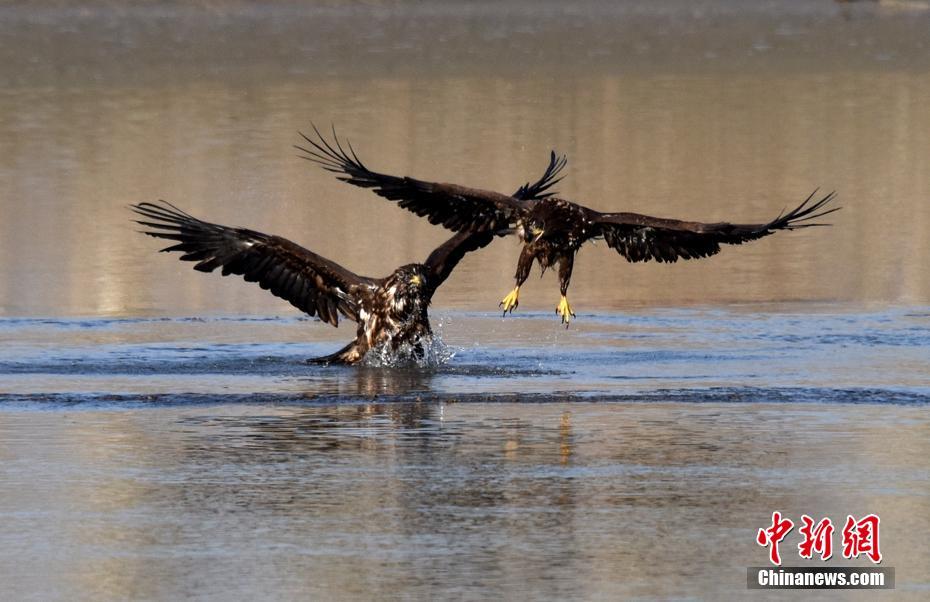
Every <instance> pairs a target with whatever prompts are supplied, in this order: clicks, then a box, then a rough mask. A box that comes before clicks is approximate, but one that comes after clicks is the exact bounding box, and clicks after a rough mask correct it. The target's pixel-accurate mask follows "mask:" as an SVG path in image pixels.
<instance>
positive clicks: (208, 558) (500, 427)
mask: <svg viewBox="0 0 930 602" xmlns="http://www.w3.org/2000/svg"><path fill="white" fill-rule="evenodd" d="M927 4H928V3H926V2H922V1H910V2H898V1H887V0H886V1H882V2H877V3H871V2H868V3H865V2H863V3H855V4H850V5H846V4H840V3H833V2H827V1H824V2H817V1H806V0H805V1H800V0H774V1H770V2H764V3H762V2H759V3H745V2H740V1H737V0H732V1H731V0H701V1H692V0H689V1H687V2H685V1H677V0H663V1H661V2H654V1H651V2H625V3H600V2H581V3H571V4H566V3H561V2H559V3H546V2H543V3H539V2H532V3H524V2H512V3H508V4H507V5H506V6H505V7H503V8H502V7H500V6H499V5H496V4H495V5H493V6H492V5H491V4H488V3H483V2H467V3H444V2H437V1H432V2H411V3H406V2H400V3H393V4H390V5H388V4H380V3H379V4H345V3H313V4H309V3H297V2H288V3H263V4H253V3H250V2H228V3H217V2H208V3H187V2H184V3H180V2H171V1H164V2H147V3H141V4H133V5H125V4H123V3H113V2H108V1H105V0H96V1H88V2H82V3H74V2H57V1H53V0H41V1H39V2H18V1H14V2H6V3H3V4H2V5H0V84H2V85H0V524H2V525H3V528H2V529H0V584H2V586H3V590H2V591H3V596H2V597H4V598H10V599H34V600H43V601H45V600H56V599H58V600H72V599H75V598H78V599H94V600H123V599H183V598H197V599H217V600H221V599H222V600H225V599H230V598H235V599H240V598H242V599H253V598H254V599H293V598H309V599H371V598H372V597H381V598H388V599H394V598H401V599H410V598H419V599H435V598H461V599H558V600H597V599H605V600H606V599H625V598H630V597H643V598H662V599H665V598H707V599H744V598H745V593H746V590H745V578H746V573H745V570H746V567H747V566H752V565H761V564H763V563H764V562H765V558H766V556H765V550H763V549H762V548H760V547H759V546H757V545H756V544H755V543H754V540H755V533H756V530H757V529H758V528H760V527H763V526H765V525H766V522H767V521H768V520H770V516H771V512H772V511H773V510H780V511H782V512H783V513H785V514H786V515H788V516H790V517H792V518H794V519H795V520H797V519H798V518H799V517H800V515H801V514H802V513H806V514H809V515H811V516H816V517H823V516H829V517H831V518H832V519H833V520H834V522H835V523H836V522H841V521H842V520H843V519H844V517H845V514H853V515H856V516H858V515H864V514H867V513H870V512H874V513H877V514H879V515H880V516H881V519H882V523H881V524H882V546H883V552H884V556H885V561H884V563H883V566H893V567H895V568H896V570H897V575H896V578H897V579H896V580H897V589H898V592H897V596H896V597H909V598H913V599H921V598H923V597H926V594H927V591H928V589H930V565H928V560H927V559H928V558H930V547H928V544H927V543H926V540H925V538H924V537H923V534H924V533H926V532H927V531H928V529H930V485H928V483H930V474H928V472H930V471H928V468H927V461H926V458H927V457H928V451H930V450H928V443H927V442H928V441H930V437H928V435H930V418H928V414H927V407H928V402H930V369H928V367H930V354H928V351H927V350H928V349H930V263H928V262H927V261H925V260H924V258H926V257H930V236H928V234H927V233H928V232H930V204H928V203H927V202H926V201H927V199H928V198H930V163H928V162H927V160H926V157H928V156H930V137H928V134H927V133H928V132H930V112H928V111H927V110H926V99H927V98H928V97H930V53H928V52H927V48H928V47H930V39H928V36H927V32H928V31H930V11H928V8H930V7H928V6H927ZM311 120H315V121H316V122H317V123H319V124H320V125H323V126H327V125H328V124H329V123H330V122H332V123H334V124H335V125H336V126H337V127H338V128H339V130H340V132H342V133H343V134H345V135H346V136H348V137H349V138H351V139H352V141H353V145H354V146H355V148H356V149H357V150H358V151H359V153H360V154H361V156H362V157H363V159H365V161H366V163H367V164H369V165H370V166H371V167H372V168H374V169H379V170H383V171H386V172H390V173H398V174H409V175H414V176H416V177H420V178H424V179H435V180H447V181H455V182H460V183H463V184H470V185H474V186H481V187H487V188H492V189H495V190H502V191H510V190H512V189H515V188H516V187H517V186H518V185H519V184H521V183H523V182H525V181H527V180H528V179H532V178H535V177H536V176H537V175H538V174H539V172H540V171H541V170H542V168H543V167H544V163H545V159H546V157H547V154H548V151H549V149H550V148H555V149H557V150H559V151H561V152H565V153H567V154H568V156H569V168H568V177H567V178H566V179H565V180H564V182H562V183H561V184H560V186H559V188H560V190H561V191H562V192H563V193H564V194H565V195H566V196H568V197H569V198H572V199H575V200H578V201H581V202H584V203H586V204H589V205H591V206H593V207H595V208H598V209H602V210H631V211H641V212H646V213H653V214H658V215H662V216H674V217H681V218H687V219H699V220H702V219H703V220H710V221H716V220H721V219H732V220H735V221H755V220H758V221H762V220H768V219H770V218H771V217H773V216H774V215H775V214H777V213H778V212H779V211H781V209H782V208H783V207H784V206H786V205H790V204H792V203H797V202H799V201H800V200H802V199H803V198H804V197H806V196H807V194H808V193H809V192H810V191H811V190H812V189H814V188H815V187H817V186H820V187H822V188H823V189H825V190H833V189H836V190H837V191H838V193H839V201H840V203H841V204H843V205H844V209H843V211H841V212H839V213H837V214H835V215H833V216H831V218H835V219H832V220H831V221H832V222H833V224H834V226H833V227H832V228H829V229H820V230H817V231H810V230H808V231H804V232H795V233H784V234H778V235H776V236H772V237H770V238H767V239H765V240H761V241H757V242H755V243H752V244H749V245H745V246H743V247H739V248H730V249H725V250H724V252H722V253H721V254H720V255H719V256H717V257H714V258H711V259H709V260H706V261H698V262H682V263H679V264H676V265H671V266H668V265H661V266H660V265H652V264H646V265H630V264H627V263H625V262H624V261H622V260H621V259H620V258H618V257H617V256H616V254H615V253H613V252H612V251H610V250H609V249H607V248H606V247H605V246H604V245H603V244H599V245H596V246H591V247H587V248H585V249H584V250H583V252H582V253H581V255H580V256H579V260H578V262H577V263H576V269H575V276H574V279H573V286H572V289H571V294H570V297H571V299H572V302H573V305H574V306H575V309H576V311H577V312H578V319H577V321H576V322H575V323H573V325H572V327H571V328H570V329H568V330H565V329H564V328H562V327H560V326H559V325H558V320H557V319H556V318H555V317H554V315H553V314H552V309H553V308H554V307H555V304H556V301H557V299H558V294H557V286H556V283H555V279H554V276H553V275H552V274H547V275H546V277H545V278H544V279H542V280H539V279H535V278H534V279H531V280H530V281H529V282H528V283H527V286H526V287H525V288H524V290H523V294H522V295H521V305H520V309H519V311H518V312H517V313H516V314H514V315H513V316H511V317H508V318H506V319H503V320H502V319H501V318H500V316H499V314H497V313H496V312H495V308H496V306H497V301H498V300H499V299H500V298H501V296H503V295H504V293H506V292H507V291H508V290H509V288H510V287H511V283H512V281H511V275H512V272H513V269H514V267H515V261H516V255H517V246H516V244H515V243H514V242H513V241H501V242H497V243H495V244H494V245H492V246H491V247H489V248H488V249H485V250H482V251H481V252H478V253H475V254H473V255H471V256H469V257H467V258H466V260H465V261H463V262H462V264H461V266H460V267H459V269H458V270H457V271H456V273H455V274H454V275H453V276H452V278H450V279H449V281H448V282H447V283H446V284H445V285H444V287H443V288H442V289H441V290H440V291H439V293H438V294H437V296H436V298H435V299H434V304H433V308H432V309H431V313H432V316H433V323H434V327H436V328H437V330H438V331H439V332H440V333H441V340H442V344H443V345H444V349H445V351H446V352H448V353H451V354H453V357H452V358H451V359H450V360H449V361H448V362H445V363H443V364H441V365H434V366H432V367H430V368H427V369H422V368H403V369H389V370H388V369H381V368H364V367H363V368H353V369H349V368H338V367H331V368H324V367H317V366H309V365H307V364H306V363H305V361H304V360H306V359H307V358H309V357H313V356H318V355H323V354H327V353H330V352H332V351H334V350H335V349H338V348H339V347H340V346H342V345H343V344H344V343H345V342H346V340H347V339H348V338H349V337H350V336H351V333H352V332H353V328H352V326H351V325H349V324H343V326H342V327H340V328H339V329H333V328H330V327H328V326H324V325H321V324H319V323H318V322H315V321H312V320H306V319H303V318H301V317H299V316H298V315H297V314H296V313H294V311H293V310H292V308H291V307H290V306H288V305H287V304H286V303H284V302H281V301H279V300H277V299H274V298H272V297H271V296H269V295H268V294H267V293H266V292H264V291H261V290H258V289H257V288H255V289H253V288H250V287H249V286H247V285H245V284H243V283H242V282H239V281H236V280H233V279H221V278H219V277H217V276H215V275H212V276H205V275H203V274H199V273H195V272H193V271H192V270H191V269H190V267H189V265H187V264H181V263H180V262H178V261H177V260H176V259H175V258H172V257H168V256H165V255H158V254H157V253H156V252H155V251H156V250H157V249H158V248H159V245H158V244H157V243H156V242H155V241H153V240H150V239H145V238H143V237H141V236H139V235H138V234H136V233H135V232H134V228H133V227H132V225H131V224H130V223H129V222H128V219H129V213H128V211H126V208H125V205H126V204H127V203H130V202H137V201H142V200H154V199H158V198H165V199H168V200H171V201H173V202H175V203H177V204H179V205H180V206H182V207H183V208H185V209H188V210H190V211H191V212H193V213H195V214H196V215H198V216H201V217H203V218H205V219H209V220H213V221H218V222H222V223H228V224H231V225H242V226H248V227H251V228H255V229H259V230H263V231H266V232H269V233H276V234H281V235H285V236H288V237H290V238H292V239H293V240H295V241H296V242H299V243H301V244H303V245H305V246H308V247H309V248H311V249H313V250H314V251H317V252H319V253H321V254H323V255H325V256H327V257H330V258H332V259H334V260H337V261H338V262H340V263H343V264H345V265H346V267H348V268H350V269H352V270H354V271H357V272H358V273H361V274H366V275H373V276H380V275H384V274H386V273H387V272H389V271H390V270H392V269H393V268H395V267H396V266H398V265H400V264H402V263H407V262H410V261H413V260H421V259H422V258H425V257H426V256H427V254H428V253H429V251H430V250H431V249H432V248H433V247H434V246H435V245H436V244H438V243H439V242H441V241H442V240H444V239H445V238H446V234H445V233H443V232H441V231H439V230H438V229H437V228H435V227H432V226H429V225H428V224H426V223H425V222H424V221H422V220H420V219H417V218H415V217H413V216H411V215H408V214H406V213H405V212H403V211H401V210H399V209H398V208H396V207H392V206H391V205H390V203H388V202H385V201H383V200H380V199H378V198H376V197H374V196H373V195H371V194H370V193H369V192H368V191H365V190H359V189H354V188H351V187H347V186H345V185H343V184H340V183H338V182H336V181H335V180H334V179H333V178H332V177H330V175H329V174H326V173H324V172H322V171H321V170H319V169H315V168H313V167H312V166H310V165H308V164H307V163H306V162H302V161H300V160H299V159H297V158H296V157H294V154H295V153H294V151H293V149H291V147H290V145H291V144H293V143H295V142H296V141H297V140H298V137H297V135H296V133H295V131H296V130H297V129H306V128H307V127H308V125H309V123H310V121H311ZM837 537H838V536H837ZM789 539H790V537H789ZM836 543H838V541H837V542H835V544H836ZM794 545H796V541H794V540H791V547H785V548H783V554H784V555H786V557H788V558H789V562H788V563H787V564H803V563H802V562H801V560H800V558H797V555H796V553H794V551H793V549H792V547H793V546H794ZM831 562H832V563H833V564H850V562H849V561H843V560H841V559H840V560H837V558H834V559H833V560H832V561H831ZM812 564H816V562H814V563H812ZM831 599H832V597H831Z"/></svg>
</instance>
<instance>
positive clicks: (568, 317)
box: [555, 252, 575, 328]
mask: <svg viewBox="0 0 930 602" xmlns="http://www.w3.org/2000/svg"><path fill="white" fill-rule="evenodd" d="M574 265H575V253H574V252H573V253H571V254H569V255H563V256H562V257H561V258H560V259H559V291H560V292H561V293H562V298H561V300H559V305H558V307H556V308H555V313H557V314H559V315H560V316H561V317H562V324H565V328H568V325H569V324H570V323H571V321H572V318H574V317H575V312H573V311H572V306H571V305H569V303H568V297H566V296H565V295H566V294H567V293H568V284H569V282H571V279H572V268H573V267H574Z"/></svg>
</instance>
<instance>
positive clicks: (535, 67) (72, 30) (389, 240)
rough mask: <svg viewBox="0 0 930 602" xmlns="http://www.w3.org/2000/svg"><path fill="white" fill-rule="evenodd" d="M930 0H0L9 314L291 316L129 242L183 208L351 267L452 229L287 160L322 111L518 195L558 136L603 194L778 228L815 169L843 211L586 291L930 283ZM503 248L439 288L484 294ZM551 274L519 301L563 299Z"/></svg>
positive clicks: (444, 297)
mask: <svg viewBox="0 0 930 602" xmlns="http://www.w3.org/2000/svg"><path fill="white" fill-rule="evenodd" d="M928 32H930V11H928V3H927V2H857V3H838V2H832V1H830V0H822V1H821V0H769V1H759V2H743V1H739V0H704V1H690V0H689V1H685V0H680V1H676V0H661V1H652V0H649V1H646V0H643V1H629V2H622V3H609V2H575V3H571V4H570V5H566V4H565V3H562V2H508V3H504V4H500V3H497V2H478V1H472V2H441V1H435V0H434V1H426V2H312V3H311V2H296V1H295V2H284V1H282V2H240V1H228V2H225V1H215V2H214V1H202V2H172V1H164V0H162V1H151V2H130V3H123V2H94V1H90V2H66V1H61V2H53V1H38V2H19V1H12V2H9V1H8V2H2V3H0V315H6V316H20V315H23V316H30V315H51V316H58V315H61V316H71V315H102V316H110V315H112V316H122V315H151V314H155V315H160V314H166V315H192V314H200V313H227V312H228V313H237V314H238V313H247V314H274V315H287V314H291V313H293V312H294V311H295V310H293V309H292V308H291V307H290V306H289V305H288V304H287V303H285V302H283V301H280V300H278V299H275V298H273V297H272V296H270V295H268V294H267V293H266V292H264V291H261V290H260V289H258V288H257V287H249V286H244V285H242V284H241V283H240V282H238V281H233V280H232V279H227V280H222V279H220V278H219V277H217V276H215V275H214V276H204V275H201V274H197V273H194V272H193V271H192V270H191V269H190V265H189V264H182V263H180V262H178V261H177V259H176V258H175V257H173V256H172V257H169V256H165V255H162V256H159V255H157V254H156V253H155V251H156V250H157V249H158V248H160V246H159V243H158V242H157V241H155V240H153V239H148V238H144V237H142V236H140V235H138V234H136V233H135V228H134V227H133V225H132V224H131V223H130V222H129V218H130V213H129V212H128V211H127V209H126V205H127V204H128V203H132V202H138V201H143V200H148V201H151V200H155V199H167V200H170V201H172V202H174V203H176V204H178V205H179V206H180V207H182V208H184V209H186V210H188V211H190V212H192V213H194V214H195V215H197V216H199V217H202V218H204V219H207V220H210V221H215V222H219V223H223V224H228V225H240V226H247V227H250V228H253V229H257V230H261V231H264V232H268V233H275V234H280V235H283V236H286V237H289V238H291V239H292V240H294V241H295V242H298V243H300V244H302V245H304V246H306V247H308V248H310V249H312V250H314V251H316V252H318V253H320V254H323V255H324V256H326V257H329V258H331V259H333V260H335V261H338V262H339V263H341V264H343V265H345V266H346V267H348V268H349V269H352V270H353V271H356V272H358V273H360V274H365V275H371V276H382V275H386V274H387V273H388V272H390V271H391V270H392V269H394V268H395V267H396V266H398V265H400V264H402V263H407V262H410V261H421V260H423V259H425V257H426V256H427V255H428V253H429V252H430V251H431V250H432V248H433V247H434V246H435V245H437V244H439V243H440V242H442V241H443V240H445V238H446V237H447V236H448V233H447V232H446V231H444V230H442V229H440V228H438V227H434V226H430V225H429V224H428V223H427V222H426V221H425V220H422V219H420V218H417V217H415V216H413V215H411V214H408V213H407V212H405V211H403V210H401V209H399V208H397V207H395V206H393V204H392V203H389V202H387V201H385V200H382V199H380V198H379V197H376V196H375V195H373V194H371V193H370V192H368V191H365V190H361V189H356V188H354V187H350V186H347V185H345V184H341V183H339V182H337V181H336V180H335V179H334V178H333V177H332V176H331V175H330V174H327V173H326V172H323V171H322V170H320V169H319V168H317V167H315V166H314V165H312V164H310V163H308V162H305V161H302V160H300V159H299V158H297V157H296V151H295V150H294V149H293V148H292V145H293V144H295V143H296V142H298V141H299V138H298V135H297V131H298V130H307V129H308V128H309V127H310V123H311V121H313V122H315V123H316V124H318V125H320V126H322V127H324V128H328V127H329V126H330V125H331V124H335V126H336V128H337V130H338V131H339V133H340V135H342V136H344V137H346V138H348V139H350V140H351V141H352V143H353V145H354V147H355V149H356V150H357V151H358V153H359V155H360V156H361V158H362V159H363V160H364V161H365V162H366V164H367V165H368V166H369V167H370V168H372V169H375V170H379V171H383V172H386V173H392V174H399V175H411V176H415V177H418V178H421V179H428V180H437V181H449V182H456V183H461V184H466V185H471V186H476V187H483V188H489V189H492V190H498V191H502V192H512V191H513V190H514V189H516V187H517V186H518V185H519V184H521V183H523V182H525V181H527V180H530V179H535V178H536V177H538V175H539V174H540V173H541V172H542V170H543V168H544V167H545V164H546V161H547V158H548V153H549V150H550V149H556V150H557V151H559V152H562V153H567V155H568V157H569V164H568V169H567V177H566V178H565V180H564V181H563V182H562V183H561V184H560V186H559V190H560V192H561V193H562V194H563V195H564V196H566V197H567V198H570V199H572V200H575V201H578V202H581V203H584V204H586V205H588V206H591V207H593V208H596V209H600V210H612V211H616V210H626V211H637V212H645V213H650V214H653V215H658V216H667V217H678V218H684V219H694V220H702V221H721V220H731V221H741V222H746V221H767V220H768V219H771V218H772V217H774V216H775V215H776V214H778V213H779V211H781V210H782V208H784V207H786V206H790V205H793V204H797V203H799V202H800V201H801V200H803V199H804V198H805V197H806V196H807V195H808V194H809V193H810V192H811V191H812V190H814V189H815V188H817V187H820V188H821V191H830V190H836V191H838V193H839V204H842V205H843V206H844V209H843V211H841V212H840V213H838V214H836V215H835V216H831V218H832V222H833V223H834V227H832V228H829V229H819V230H816V231H815V230H808V231H802V232H795V233H779V234H778V235H775V236H773V237H770V238H767V239H765V240H762V241H758V242H755V243H752V244H749V245H746V246H744V247H742V248H736V247H730V248H727V249H725V250H724V252H723V253H721V254H720V255H718V256H717V257H714V258H712V259H710V260H702V261H692V262H681V263H678V264H675V265H655V264H645V265H644V264H637V265H632V264H628V263H627V262H626V261H625V260H623V259H622V258H621V257H620V256H618V255H617V254H616V253H614V252H613V251H611V250H610V249H608V248H607V247H606V245H604V244H598V245H594V246H589V247H586V248H585V249H583V250H582V252H581V254H580V256H579V261H578V262H576V269H575V276H574V279H573V287H572V297H571V299H572V302H573V304H574V305H575V306H576V309H581V310H594V309H624V308H630V307H635V306H642V305H648V306H687V305H695V304H697V305H704V304H706V305H718V304H734V303H769V302H773V303H777V304H784V303H793V302H826V303H830V304H834V305H837V304H845V305H849V306H853V307H857V308H858V307H861V306H872V305H878V306H885V305H919V304H926V303H927V302H928V301H930V264H928V261H927V258H928V257H930V234H928V232H930V206H928V198H930V160H928V157H930V137H928V133H930V110H928V106H930V104H928V99H930V71H928V67H930V34H928ZM518 251H519V247H518V244H517V243H516V239H513V238H512V239H507V240H503V241H500V242H498V243H496V244H495V245H493V246H491V247H490V248H488V249H485V250H483V251H481V252H479V253H476V254H473V255H472V256H469V257H468V258H466V260H465V261H464V262H463V264H462V266H461V269H460V270H459V271H458V272H456V274H454V276H453V277H452V278H451V279H450V281H449V282H448V284H447V285H446V286H445V287H444V288H443V289H442V290H441V291H440V294H439V295H438V296H437V298H436V299H435V304H436V305H441V306H443V307H451V308H463V309H473V310H481V311H484V310H487V311H492V310H494V309H495V308H496V306H497V303H498V301H499V300H500V298H501V297H502V296H503V295H504V294H505V293H506V292H507V291H508V290H509V289H510V287H511V286H512V276H513V271H514V268H515V264H516V258H517V254H518ZM557 301H558V291H557V289H556V284H555V279H554V276H553V275H552V274H547V277H546V280H544V281H543V282H542V283H540V281H539V280H538V279H536V278H531V280H530V281H529V282H528V285H527V287H526V288H525V290H524V294H523V295H522V296H521V309H523V310H527V309H529V310H532V309H546V310H548V311H551V309H552V308H554V307H555V305H556V302H557Z"/></svg>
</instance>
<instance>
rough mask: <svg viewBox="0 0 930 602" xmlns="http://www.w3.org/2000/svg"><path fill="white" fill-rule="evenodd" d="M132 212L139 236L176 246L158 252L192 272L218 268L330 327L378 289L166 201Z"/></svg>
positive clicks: (285, 245)
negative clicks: (174, 255) (189, 264)
mask: <svg viewBox="0 0 930 602" xmlns="http://www.w3.org/2000/svg"><path fill="white" fill-rule="evenodd" d="M130 209H132V210H133V211H135V212H136V213H138V214H139V215H141V216H142V217H143V218H145V219H144V220H137V222H136V223H138V224H141V225H142V226H145V227H146V228H149V230H144V231H143V232H142V233H143V234H147V235H149V236H154V237H156V238H164V239H168V240H173V241H177V244H174V245H172V246H170V247H166V248H164V249H162V252H166V251H179V252H181V253H183V255H181V258H180V259H181V260H182V261H196V262H198V263H197V265H195V266H194V269H195V270H199V271H201V272H212V271H213V270H215V269H216V268H219V267H221V268H222V274H223V276H227V275H229V274H238V275H240V276H243V277H244V278H245V280H246V281H247V282H257V283H258V284H259V286H261V287H262V288H263V289H266V290H268V291H270V292H271V293H272V294H273V295H275V296H276V297H280V298H281V299H284V300H286V301H289V302H290V303H291V305H293V306H294V307H296V308H297V309H300V310H301V311H304V312H306V313H308V314H309V315H311V316H319V318H320V320H322V321H323V322H327V323H329V324H332V325H333V326H338V325H339V314H342V315H343V316H345V317H346V318H349V319H351V320H355V321H358V319H359V316H358V314H359V305H358V302H359V293H360V292H361V291H362V290H363V289H366V288H370V287H372V286H375V285H376V284H377V281H375V280H373V279H371V278H365V277H362V276H358V275H356V274H354V273H352V272H350V271H349V270H347V269H345V268H343V267H342V266H340V265H338V264H336V263H334V262H332V261H330V260H328V259H326V258H324V257H320V256H319V255H317V254H316V253H313V252H311V251H308V250H307V249H304V248H303V247H301V246H300V245H297V244H294V243H292V242H291V241H289V240H287V239H284V238H281V237H279V236H269V235H267V234H262V233H261V232H255V231H253V230H246V229H244V228H230V227H228V226H221V225H218V224H211V223H209V222H205V221H201V220H199V219H197V218H195V217H193V216H191V215H188V214H187V213H184V212H183V211H181V210H180V209H178V208H177V207H175V206H174V205H171V204H170V203H167V202H165V201H161V204H158V205H156V204H153V203H139V204H137V205H131V206H130Z"/></svg>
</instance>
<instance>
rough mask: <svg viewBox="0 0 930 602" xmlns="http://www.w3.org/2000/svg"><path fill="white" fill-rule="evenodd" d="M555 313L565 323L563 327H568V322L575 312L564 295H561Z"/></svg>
mask: <svg viewBox="0 0 930 602" xmlns="http://www.w3.org/2000/svg"><path fill="white" fill-rule="evenodd" d="M555 313H557V314H559V315H560V316H562V324H565V328H568V324H569V322H571V321H572V318H574V317H575V312H573V311H572V306H571V305H569V304H568V298H567V297H566V296H565V295H562V300H561V301H559V306H558V307H556V308H555Z"/></svg>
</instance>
